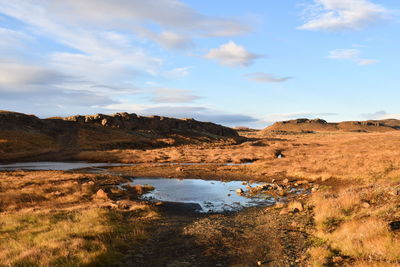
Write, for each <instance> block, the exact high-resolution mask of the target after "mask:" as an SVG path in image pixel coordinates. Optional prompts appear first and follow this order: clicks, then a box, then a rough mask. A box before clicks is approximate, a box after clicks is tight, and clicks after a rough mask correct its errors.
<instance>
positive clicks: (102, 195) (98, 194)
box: [96, 189, 108, 199]
mask: <svg viewBox="0 0 400 267" xmlns="http://www.w3.org/2000/svg"><path fill="white" fill-rule="evenodd" d="M96 198H100V199H108V195H107V193H106V192H104V190H103V189H99V190H98V191H97V192H96Z"/></svg>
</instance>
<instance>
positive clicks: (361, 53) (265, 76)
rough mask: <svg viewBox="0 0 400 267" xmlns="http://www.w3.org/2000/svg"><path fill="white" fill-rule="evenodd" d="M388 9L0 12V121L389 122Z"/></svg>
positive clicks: (169, 0)
mask: <svg viewBox="0 0 400 267" xmlns="http://www.w3.org/2000/svg"><path fill="white" fill-rule="evenodd" d="M399 11H400V1H398V0H382V1H377V0H371V1H370V0H285V1H276V0H246V1H245V0H235V1H232V0H218V1H215V0H149V1H143V0H85V1H78V0H62V1H61V0H56V1H55V0H13V1H10V0H0V109H1V110H12V111H17V112H23V113H28V114H35V115H37V116H39V117H51V116H69V115H76V114H95V113H104V114H112V113H116V112H129V113H137V114H139V115H162V116H169V117H178V118H195V119H197V120H201V121H211V122H215V123H219V124H223V125H227V126H248V127H254V128H263V127H265V126H267V125H269V124H270V123H272V122H274V121H280V120H288V119H295V118H323V119H325V120H328V121H344V120H367V119H387V118H398V119H400V105H399V104H398V102H399V99H400V90H399V89H400V88H399V86H400V73H399V71H400V69H399V60H400V53H399V49H400V46H399V44H400V34H399V33H400V27H399V26H400V12H399Z"/></svg>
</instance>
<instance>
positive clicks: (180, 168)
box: [175, 167, 183, 172]
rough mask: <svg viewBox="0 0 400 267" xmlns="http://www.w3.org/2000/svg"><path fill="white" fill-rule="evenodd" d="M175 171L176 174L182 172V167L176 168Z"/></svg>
mask: <svg viewBox="0 0 400 267" xmlns="http://www.w3.org/2000/svg"><path fill="white" fill-rule="evenodd" d="M175 171H177V172H183V168H182V167H178V168H176V169H175Z"/></svg>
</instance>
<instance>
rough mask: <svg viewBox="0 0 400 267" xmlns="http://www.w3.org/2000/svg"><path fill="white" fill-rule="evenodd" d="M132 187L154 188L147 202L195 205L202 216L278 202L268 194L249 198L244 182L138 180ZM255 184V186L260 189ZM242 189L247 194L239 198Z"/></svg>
mask: <svg viewBox="0 0 400 267" xmlns="http://www.w3.org/2000/svg"><path fill="white" fill-rule="evenodd" d="M132 184H141V185H145V184H148V185H152V186H154V187H155V190H154V191H151V192H149V193H146V194H144V195H143V196H142V198H143V199H146V200H152V201H166V202H179V203H194V204H198V205H200V207H201V209H202V210H201V212H224V211H237V210H240V209H242V208H245V207H252V206H259V205H272V204H273V203H274V202H275V201H274V199H273V198H272V197H271V196H269V195H267V194H265V193H260V194H259V195H256V196H252V197H247V196H246V192H247V189H246V183H243V182H242V181H231V182H221V181H214V180H201V179H168V178H135V179H132ZM257 185H258V184H253V185H252V186H257ZM238 189H242V190H243V191H244V192H245V193H244V194H243V195H242V194H237V193H236V191H237V190H238Z"/></svg>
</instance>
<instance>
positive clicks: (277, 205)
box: [275, 202, 285, 209]
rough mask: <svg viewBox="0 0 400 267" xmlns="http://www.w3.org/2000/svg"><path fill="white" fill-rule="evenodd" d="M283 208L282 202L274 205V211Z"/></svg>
mask: <svg viewBox="0 0 400 267" xmlns="http://www.w3.org/2000/svg"><path fill="white" fill-rule="evenodd" d="M284 207H285V203H283V202H277V203H276V204H275V208H276V209H282V208H284Z"/></svg>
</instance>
